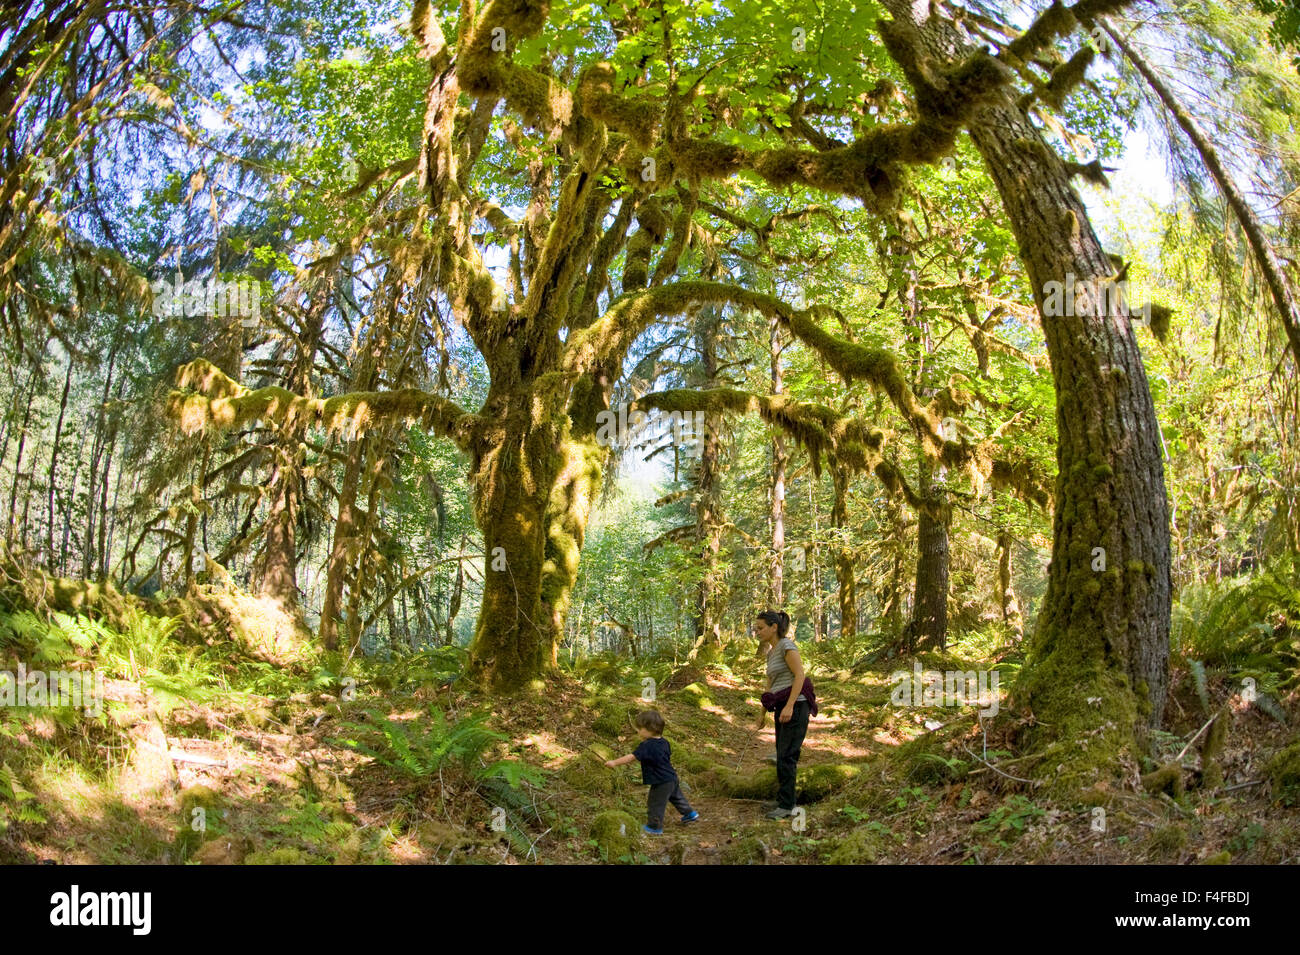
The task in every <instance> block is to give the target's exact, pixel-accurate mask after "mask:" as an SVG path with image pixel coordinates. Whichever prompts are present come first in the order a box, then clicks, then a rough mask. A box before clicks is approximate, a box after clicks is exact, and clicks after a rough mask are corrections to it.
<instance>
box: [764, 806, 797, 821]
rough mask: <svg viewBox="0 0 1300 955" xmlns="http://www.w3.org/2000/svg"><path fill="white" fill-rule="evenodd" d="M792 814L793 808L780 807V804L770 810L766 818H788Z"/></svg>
mask: <svg viewBox="0 0 1300 955" xmlns="http://www.w3.org/2000/svg"><path fill="white" fill-rule="evenodd" d="M793 815H794V810H793V809H782V808H781V807H780V806H777V807H776V808H775V809H773V810H772V811H771V812H769V813H767V818H768V819H789V818H790V817H791V816H793Z"/></svg>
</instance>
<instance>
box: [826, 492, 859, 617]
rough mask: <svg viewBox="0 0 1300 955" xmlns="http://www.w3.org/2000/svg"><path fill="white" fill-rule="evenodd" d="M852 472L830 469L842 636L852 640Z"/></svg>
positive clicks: (854, 590) (855, 596) (854, 597)
mask: <svg viewBox="0 0 1300 955" xmlns="http://www.w3.org/2000/svg"><path fill="white" fill-rule="evenodd" d="M849 477H850V475H849V472H848V470H847V469H845V468H843V467H838V466H833V467H832V468H831V480H832V481H833V482H834V485H835V504H834V506H833V508H832V509H831V523H832V524H833V525H834V526H835V534H836V543H835V578H836V580H837V582H838V583H839V597H840V639H841V640H852V639H853V638H854V637H855V636H857V633H858V582H857V578H856V576H855V574H856V572H857V560H856V557H855V555H854V552H853V548H852V547H850V546H849V542H848V534H849Z"/></svg>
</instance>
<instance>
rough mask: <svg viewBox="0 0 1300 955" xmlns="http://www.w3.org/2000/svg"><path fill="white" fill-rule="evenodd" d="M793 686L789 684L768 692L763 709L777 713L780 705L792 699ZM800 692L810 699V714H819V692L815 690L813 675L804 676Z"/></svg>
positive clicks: (765, 695) (765, 694)
mask: <svg viewBox="0 0 1300 955" xmlns="http://www.w3.org/2000/svg"><path fill="white" fill-rule="evenodd" d="M793 689H794V687H793V686H787V687H786V688H785V689H784V690H777V691H776V692H775V693H772V692H768V693H764V694H763V696H762V700H763V709H765V710H767V711H768V712H769V713H775V712H776V708H777V707H778V706H782V705H784V704H785V701H786V700H788V699H790V691H791V690H793ZM799 693H800V694H801V695H802V696H804V697H805V698H806V699H807V700H808V715H809V716H816V715H817V693H816V691H814V690H813V684H812V677H810V676H807V675H805V676H804V678H803V689H802V690H800V691H799Z"/></svg>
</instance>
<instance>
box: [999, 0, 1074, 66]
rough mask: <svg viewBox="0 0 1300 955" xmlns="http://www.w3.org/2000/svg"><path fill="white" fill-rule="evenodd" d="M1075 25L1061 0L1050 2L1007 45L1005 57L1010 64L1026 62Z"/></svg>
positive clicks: (1068, 9)
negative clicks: (1050, 3) (1049, 4)
mask: <svg viewBox="0 0 1300 955" xmlns="http://www.w3.org/2000/svg"><path fill="white" fill-rule="evenodd" d="M1077 23H1078V21H1077V20H1076V19H1075V15H1074V13H1072V12H1071V10H1070V8H1068V7H1066V6H1065V4H1063V3H1061V0H1052V5H1051V6H1050V7H1048V8H1047V9H1046V10H1044V11H1043V12H1042V13H1040V14H1039V15H1038V19H1036V20H1035V21H1034V22H1033V23H1031V24H1030V25H1029V26H1028V28H1027V29H1026V30H1025V31H1024V32H1023V33H1021V34H1020V36H1018V37H1016V38H1015V39H1014V40H1012V41H1011V42H1010V43H1009V44H1007V47H1006V56H1007V58H1008V59H1009V60H1011V61H1012V62H1019V63H1025V62H1028V61H1029V59H1030V58H1031V57H1033V56H1034V55H1036V54H1037V53H1039V52H1041V51H1042V50H1043V49H1044V48H1045V47H1047V46H1049V45H1050V44H1052V43H1054V42H1055V41H1056V39H1057V37H1062V36H1065V35H1066V34H1067V33H1069V32H1070V31H1071V30H1073V29H1074V27H1075V25H1076V24H1077Z"/></svg>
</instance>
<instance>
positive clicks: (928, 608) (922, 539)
mask: <svg viewBox="0 0 1300 955" xmlns="http://www.w3.org/2000/svg"><path fill="white" fill-rule="evenodd" d="M933 475H934V466H933V465H932V464H931V463H930V462H929V461H928V460H926V458H925V455H924V454H922V455H921V462H920V466H919V468H918V475H917V493H918V494H919V495H920V497H921V500H922V505H921V507H920V512H919V514H918V515H917V530H916V550H917V559H916V598H915V600H914V602H913V604H912V627H911V634H912V641H913V646H914V647H920V648H926V647H931V646H935V647H938V648H939V649H940V650H943V649H945V648H946V647H947V645H948V566H949V561H948V558H949V552H948V521H949V519H950V515H951V513H952V509H951V506H950V505H949V504H948V501H947V495H946V494H945V492H944V490H943V485H942V484H935V483H934V480H933Z"/></svg>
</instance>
